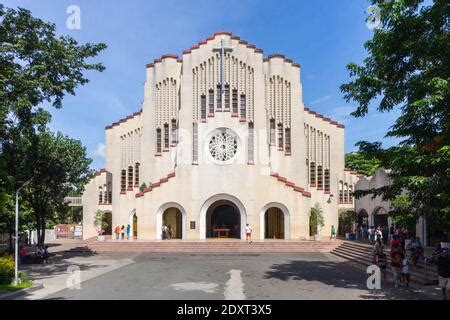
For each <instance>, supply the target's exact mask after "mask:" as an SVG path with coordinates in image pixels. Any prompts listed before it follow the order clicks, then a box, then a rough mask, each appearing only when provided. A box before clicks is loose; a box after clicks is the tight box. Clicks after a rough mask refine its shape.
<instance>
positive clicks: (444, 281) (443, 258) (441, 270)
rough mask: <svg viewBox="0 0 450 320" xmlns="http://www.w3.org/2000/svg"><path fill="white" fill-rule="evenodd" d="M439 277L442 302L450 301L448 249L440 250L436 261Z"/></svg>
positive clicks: (449, 257)
mask: <svg viewBox="0 0 450 320" xmlns="http://www.w3.org/2000/svg"><path fill="white" fill-rule="evenodd" d="M436 264H437V266H438V275H439V287H441V288H442V295H443V298H444V300H450V256H449V253H448V248H447V247H445V248H442V252H441V253H439V256H438V257H437V259H436Z"/></svg>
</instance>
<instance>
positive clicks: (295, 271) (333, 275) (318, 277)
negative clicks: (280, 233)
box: [264, 260, 439, 300]
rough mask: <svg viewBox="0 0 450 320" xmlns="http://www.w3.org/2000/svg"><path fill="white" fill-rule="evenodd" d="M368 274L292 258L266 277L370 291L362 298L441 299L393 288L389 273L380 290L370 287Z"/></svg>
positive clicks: (329, 262)
mask: <svg viewBox="0 0 450 320" xmlns="http://www.w3.org/2000/svg"><path fill="white" fill-rule="evenodd" d="M369 276H370V274H365V273H363V272H361V271H360V270H357V269H354V268H351V267H349V266H348V265H346V264H345V263H343V262H333V261H303V260H291V261H289V262H288V263H282V264H274V265H272V266H271V270H270V271H267V272H266V274H265V275H264V278H265V279H279V280H282V281H300V280H303V281H317V282H321V283H323V284H326V285H329V286H333V287H337V288H347V289H359V290H365V291H366V292H367V294H361V295H360V298H362V299H370V300H378V299H380V300H404V299H408V300H417V299H420V300H422V299H439V295H438V294H436V295H435V296H430V295H428V294H427V295H425V294H424V293H422V292H420V290H417V289H415V288H414V287H412V288H410V289H408V288H406V286H405V287H403V286H400V287H399V288H394V286H393V284H392V283H391V282H390V281H391V279H390V278H389V275H388V276H387V277H386V280H387V281H386V282H382V283H381V289H379V290H369V289H368V288H367V284H366V282H367V279H368V277H369Z"/></svg>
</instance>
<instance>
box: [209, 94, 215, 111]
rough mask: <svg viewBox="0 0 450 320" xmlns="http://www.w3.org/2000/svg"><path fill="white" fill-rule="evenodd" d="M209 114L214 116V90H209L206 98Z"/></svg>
mask: <svg viewBox="0 0 450 320" xmlns="http://www.w3.org/2000/svg"><path fill="white" fill-rule="evenodd" d="M208 105H209V113H210V114H214V90H212V89H211V90H209V97H208Z"/></svg>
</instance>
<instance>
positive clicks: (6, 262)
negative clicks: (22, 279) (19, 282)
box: [0, 256, 14, 284]
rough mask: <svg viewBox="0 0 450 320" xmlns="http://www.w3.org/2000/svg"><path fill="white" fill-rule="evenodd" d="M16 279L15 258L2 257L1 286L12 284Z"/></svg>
mask: <svg viewBox="0 0 450 320" xmlns="http://www.w3.org/2000/svg"><path fill="white" fill-rule="evenodd" d="M13 277H14V258H13V257H12V256H3V257H0V284H10V283H11V281H12V278H13Z"/></svg>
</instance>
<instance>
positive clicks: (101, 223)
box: [94, 210, 109, 235]
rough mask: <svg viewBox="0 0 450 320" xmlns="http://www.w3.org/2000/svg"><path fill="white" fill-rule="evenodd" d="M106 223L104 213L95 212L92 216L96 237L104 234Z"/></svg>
mask: <svg viewBox="0 0 450 320" xmlns="http://www.w3.org/2000/svg"><path fill="white" fill-rule="evenodd" d="M108 226H109V225H108V222H106V213H105V212H103V211H101V210H97V211H96V212H95V216H94V227H95V228H96V230H97V233H98V235H102V234H103V233H105V229H106V228H108Z"/></svg>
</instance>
